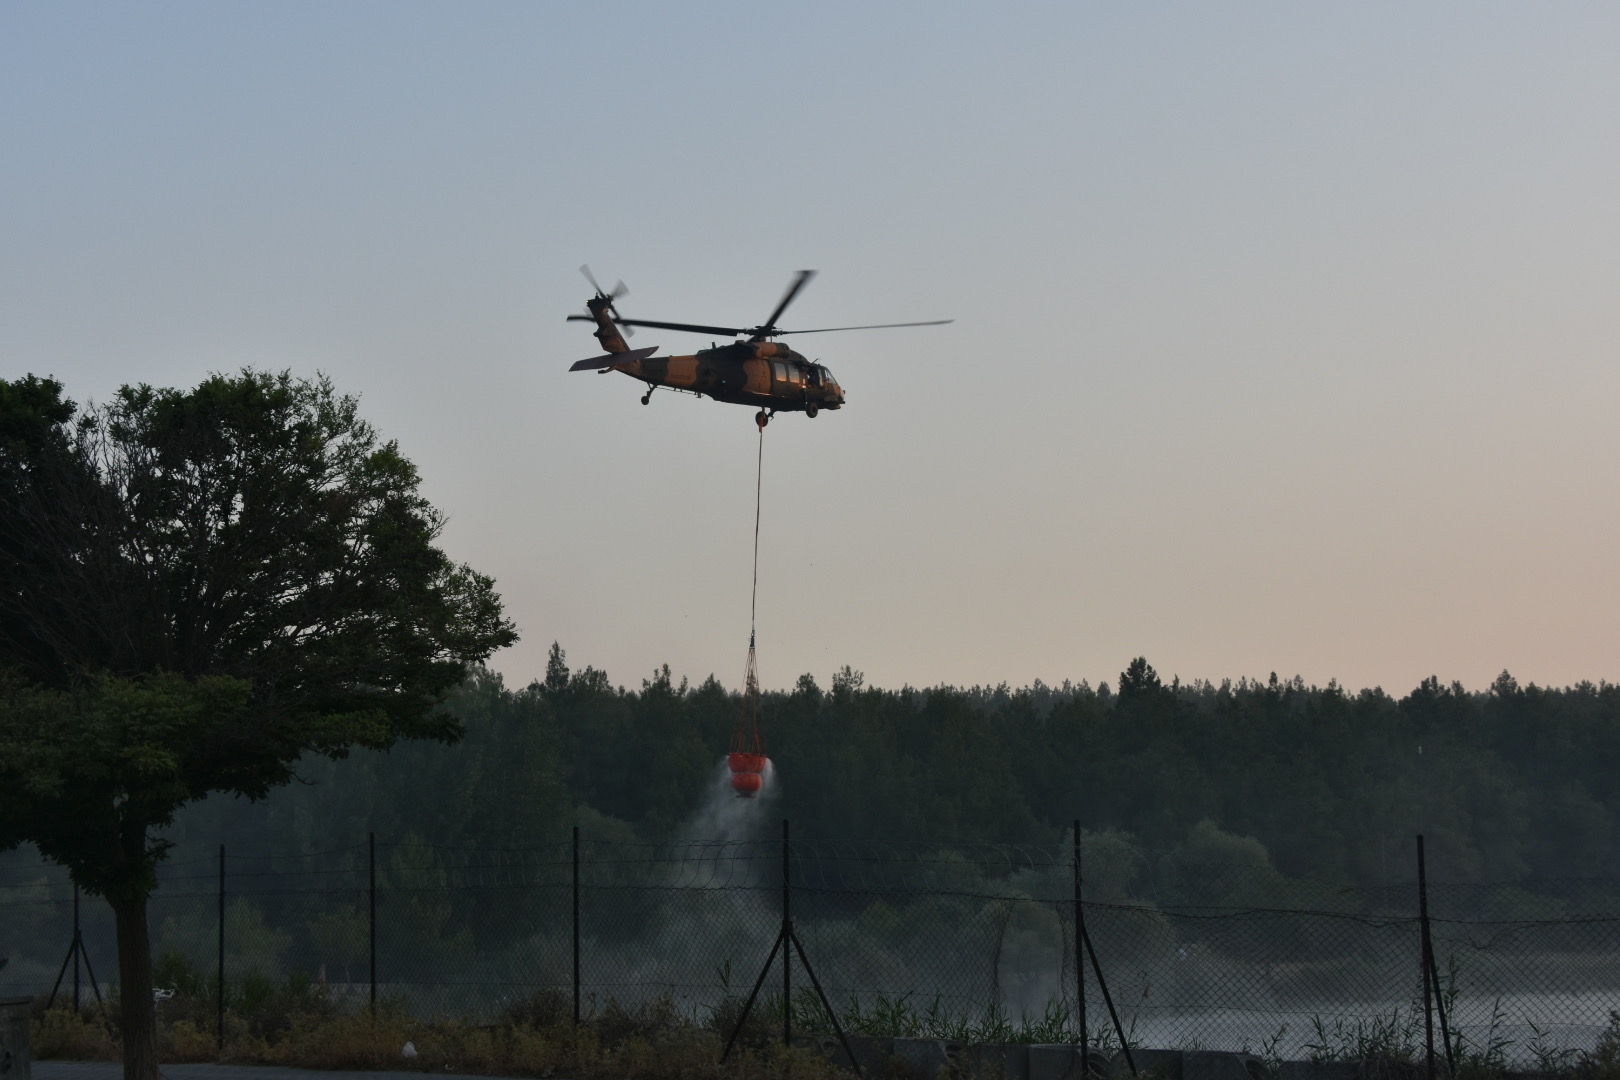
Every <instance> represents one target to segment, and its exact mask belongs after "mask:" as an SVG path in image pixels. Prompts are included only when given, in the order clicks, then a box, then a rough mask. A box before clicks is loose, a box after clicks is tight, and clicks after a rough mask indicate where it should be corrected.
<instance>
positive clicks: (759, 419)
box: [754, 409, 771, 431]
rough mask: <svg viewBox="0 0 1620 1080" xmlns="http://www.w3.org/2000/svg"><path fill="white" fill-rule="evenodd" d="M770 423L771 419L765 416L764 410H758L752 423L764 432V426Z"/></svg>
mask: <svg viewBox="0 0 1620 1080" xmlns="http://www.w3.org/2000/svg"><path fill="white" fill-rule="evenodd" d="M770 422H771V418H770V417H769V416H767V415H765V410H764V409H761V410H759V412H757V413H755V414H754V423H756V424H758V425H759V430H761V431H764V430H765V425H766V424H768V423H770Z"/></svg>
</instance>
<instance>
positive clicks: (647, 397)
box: [641, 390, 652, 405]
mask: <svg viewBox="0 0 1620 1080" xmlns="http://www.w3.org/2000/svg"><path fill="white" fill-rule="evenodd" d="M651 398H652V391H651V390H649V391H647V392H646V393H645V394H642V395H641V403H642V404H643V405H645V404H647V402H648V401H649V400H651Z"/></svg>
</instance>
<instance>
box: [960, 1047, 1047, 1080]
mask: <svg viewBox="0 0 1620 1080" xmlns="http://www.w3.org/2000/svg"><path fill="white" fill-rule="evenodd" d="M956 1068H957V1071H958V1072H960V1073H961V1074H962V1075H964V1076H968V1077H972V1078H973V1080H1030V1076H1029V1044H1028V1043H970V1044H969V1045H967V1046H964V1047H963V1048H962V1050H961V1053H959V1054H958V1055H957V1056H956Z"/></svg>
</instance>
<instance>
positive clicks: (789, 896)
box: [782, 818, 793, 1048]
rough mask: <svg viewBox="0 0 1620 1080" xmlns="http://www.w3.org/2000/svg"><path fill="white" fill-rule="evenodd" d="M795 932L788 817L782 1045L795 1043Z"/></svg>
mask: <svg viewBox="0 0 1620 1080" xmlns="http://www.w3.org/2000/svg"><path fill="white" fill-rule="evenodd" d="M792 934H793V848H792V844H791V842H790V841H789V840H788V819H787V818H783V819H782V1046H783V1047H784V1048H786V1047H789V1046H792V1045H793V962H792V961H791V960H790V959H789V958H788V951H787V947H788V942H789V940H790V939H791V937H792Z"/></svg>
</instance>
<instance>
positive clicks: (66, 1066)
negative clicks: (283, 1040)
mask: <svg viewBox="0 0 1620 1080" xmlns="http://www.w3.org/2000/svg"><path fill="white" fill-rule="evenodd" d="M32 1070H33V1077H34V1080H121V1078H122V1077H123V1075H124V1066H123V1064H122V1063H120V1062H117V1061H36V1062H34V1063H33V1065H32ZM162 1072H163V1076H164V1078H165V1080H423V1076H424V1074H423V1073H422V1072H420V1071H418V1072H356V1071H349V1070H338V1069H331V1070H328V1069H288V1068H283V1067H282V1066H280V1065H165V1066H163V1069H162ZM438 1075H440V1076H455V1077H458V1078H459V1080H495V1078H492V1077H491V1078H486V1077H479V1076H475V1075H472V1074H462V1073H439V1074H438Z"/></svg>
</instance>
